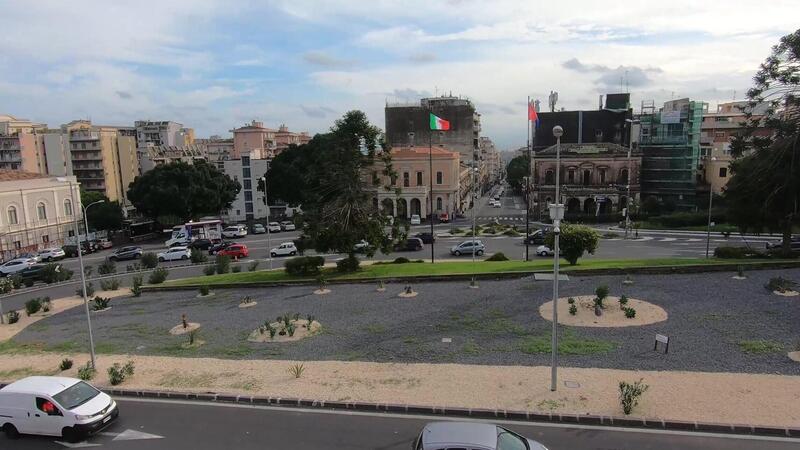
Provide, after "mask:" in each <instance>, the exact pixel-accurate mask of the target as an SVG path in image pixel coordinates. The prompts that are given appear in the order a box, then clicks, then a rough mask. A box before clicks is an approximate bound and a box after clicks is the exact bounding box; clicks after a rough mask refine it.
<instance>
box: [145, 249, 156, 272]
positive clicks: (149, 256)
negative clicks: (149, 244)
mask: <svg viewBox="0 0 800 450" xmlns="http://www.w3.org/2000/svg"><path fill="white" fill-rule="evenodd" d="M141 261H142V267H144V268H145V269H155V268H156V266H158V255H156V254H155V253H153V252H146V253H143V254H142V258H141Z"/></svg>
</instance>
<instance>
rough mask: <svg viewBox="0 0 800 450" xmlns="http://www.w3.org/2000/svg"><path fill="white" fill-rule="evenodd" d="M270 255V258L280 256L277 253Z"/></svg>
mask: <svg viewBox="0 0 800 450" xmlns="http://www.w3.org/2000/svg"><path fill="white" fill-rule="evenodd" d="M269 255H270V256H272V257H273V258H274V257H276V256H278V254H277V253H275V252H272V253H270V254H269Z"/></svg>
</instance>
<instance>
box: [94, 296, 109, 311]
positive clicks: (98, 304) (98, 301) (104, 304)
mask: <svg viewBox="0 0 800 450" xmlns="http://www.w3.org/2000/svg"><path fill="white" fill-rule="evenodd" d="M110 301H111V299H110V298H108V297H100V296H99V295H98V296H97V297H95V298H94V304H93V305H92V308H93V309H94V310H95V311H100V310H103V309H106V308H108V303H109V302H110Z"/></svg>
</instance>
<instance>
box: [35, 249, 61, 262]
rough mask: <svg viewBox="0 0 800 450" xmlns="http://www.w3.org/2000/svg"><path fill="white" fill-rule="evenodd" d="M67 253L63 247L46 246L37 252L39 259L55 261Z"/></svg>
mask: <svg viewBox="0 0 800 450" xmlns="http://www.w3.org/2000/svg"><path fill="white" fill-rule="evenodd" d="M66 256H67V254H66V252H64V250H63V249H60V248H58V247H56V248H48V249H45V250H42V251H40V252H39V261H55V260H57V259H63V258H66Z"/></svg>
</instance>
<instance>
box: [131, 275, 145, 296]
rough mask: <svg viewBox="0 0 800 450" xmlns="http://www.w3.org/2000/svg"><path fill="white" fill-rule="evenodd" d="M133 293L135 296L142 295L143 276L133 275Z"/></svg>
mask: <svg viewBox="0 0 800 450" xmlns="http://www.w3.org/2000/svg"><path fill="white" fill-rule="evenodd" d="M131 293H132V294H133V296H134V297H139V296H141V295H142V276H141V275H136V276H135V277H133V284H132V285H131Z"/></svg>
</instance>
